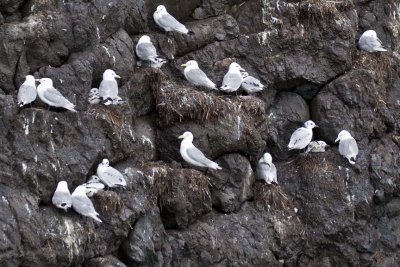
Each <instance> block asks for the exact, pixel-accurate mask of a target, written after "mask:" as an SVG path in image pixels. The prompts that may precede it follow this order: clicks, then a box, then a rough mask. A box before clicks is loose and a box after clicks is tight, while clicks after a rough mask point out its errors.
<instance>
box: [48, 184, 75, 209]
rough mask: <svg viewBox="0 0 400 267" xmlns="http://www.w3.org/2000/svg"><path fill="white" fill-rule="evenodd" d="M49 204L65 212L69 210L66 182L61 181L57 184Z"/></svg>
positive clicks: (69, 203)
mask: <svg viewBox="0 0 400 267" xmlns="http://www.w3.org/2000/svg"><path fill="white" fill-rule="evenodd" d="M51 202H52V203H53V205H54V206H56V207H57V208H59V209H63V210H65V211H67V210H68V209H69V208H71V205H72V200H71V193H70V192H69V190H68V185H67V182H66V181H61V182H59V183H58V185H57V188H56V191H55V192H54V195H53V198H52V199H51Z"/></svg>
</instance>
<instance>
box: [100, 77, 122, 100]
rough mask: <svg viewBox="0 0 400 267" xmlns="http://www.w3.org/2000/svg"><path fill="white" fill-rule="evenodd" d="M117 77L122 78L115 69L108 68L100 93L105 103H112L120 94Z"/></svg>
mask: <svg viewBox="0 0 400 267" xmlns="http://www.w3.org/2000/svg"><path fill="white" fill-rule="evenodd" d="M115 78H118V79H119V78H121V77H120V76H119V75H117V74H116V73H115V72H114V71H113V70H111V69H107V70H105V71H104V73H103V80H102V81H101V83H100V86H99V95H100V97H101V98H102V99H103V101H104V104H105V105H107V106H108V105H110V104H112V101H113V99H115V98H116V97H117V96H118V83H117V81H116V80H115Z"/></svg>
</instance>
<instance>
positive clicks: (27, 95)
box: [17, 75, 37, 107]
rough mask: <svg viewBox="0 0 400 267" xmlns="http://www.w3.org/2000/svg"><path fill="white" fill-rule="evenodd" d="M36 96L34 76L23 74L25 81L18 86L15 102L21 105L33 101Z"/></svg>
mask: <svg viewBox="0 0 400 267" xmlns="http://www.w3.org/2000/svg"><path fill="white" fill-rule="evenodd" d="M36 97H37V91H36V84H35V77H33V76H32V75H27V76H25V82H24V83H23V84H22V85H21V86H20V87H19V90H18V95H17V104H18V106H20V107H23V106H25V105H27V104H30V103H32V102H33V101H35V99H36Z"/></svg>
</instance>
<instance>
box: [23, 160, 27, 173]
mask: <svg viewBox="0 0 400 267" xmlns="http://www.w3.org/2000/svg"><path fill="white" fill-rule="evenodd" d="M27 169H28V165H26V163H25V162H22V174H23V175H25V174H26V170H27Z"/></svg>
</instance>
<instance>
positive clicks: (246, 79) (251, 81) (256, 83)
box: [241, 72, 264, 94]
mask: <svg viewBox="0 0 400 267" xmlns="http://www.w3.org/2000/svg"><path fill="white" fill-rule="evenodd" d="M241 75H242V78H243V81H242V84H241V87H242V88H243V90H245V91H246V92H247V93H248V94H253V93H257V92H260V91H262V90H263V89H264V85H263V84H262V83H261V82H260V80H258V79H256V78H254V77H253V76H250V75H249V74H248V73H247V72H242V73H241Z"/></svg>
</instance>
